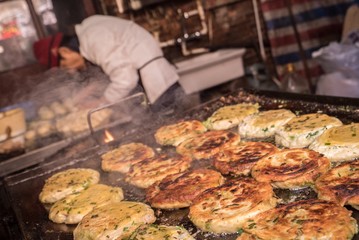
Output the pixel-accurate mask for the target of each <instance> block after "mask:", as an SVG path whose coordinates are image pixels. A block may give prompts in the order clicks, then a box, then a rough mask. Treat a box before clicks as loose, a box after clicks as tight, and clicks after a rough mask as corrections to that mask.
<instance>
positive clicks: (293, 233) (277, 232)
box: [237, 199, 358, 240]
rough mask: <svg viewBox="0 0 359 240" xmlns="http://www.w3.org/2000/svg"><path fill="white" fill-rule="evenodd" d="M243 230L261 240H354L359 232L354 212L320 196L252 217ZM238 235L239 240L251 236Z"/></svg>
mask: <svg viewBox="0 0 359 240" xmlns="http://www.w3.org/2000/svg"><path fill="white" fill-rule="evenodd" d="M243 230H244V231H245V232H247V233H250V234H252V235H254V236H255V237H256V238H253V239H262V240H272V239H278V240H288V239H351V238H352V237H353V236H354V234H355V233H357V232H358V226H357V223H356V220H355V219H354V218H352V217H351V212H350V211H348V210H347V209H346V208H344V207H341V206H339V205H337V204H335V203H334V202H327V201H323V200H318V199H311V200H304V201H298V202H293V203H290V204H288V205H284V206H281V207H278V208H275V209H272V210H269V211H266V212H264V213H261V214H258V215H257V216H255V217H254V218H253V220H249V221H248V222H247V224H246V226H245V227H244V228H243ZM244 237H245V238H241V236H240V237H239V238H237V240H242V239H251V238H248V236H244Z"/></svg>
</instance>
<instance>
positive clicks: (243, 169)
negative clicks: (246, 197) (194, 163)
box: [213, 142, 277, 176]
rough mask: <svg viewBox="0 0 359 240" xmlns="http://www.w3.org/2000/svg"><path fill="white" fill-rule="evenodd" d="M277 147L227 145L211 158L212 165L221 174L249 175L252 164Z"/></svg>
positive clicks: (246, 143)
mask: <svg viewBox="0 0 359 240" xmlns="http://www.w3.org/2000/svg"><path fill="white" fill-rule="evenodd" d="M275 150H277V147H276V146H274V145H273V144H271V143H267V142H239V143H233V144H227V145H226V146H224V147H223V148H222V149H221V151H220V152H219V153H217V154H216V155H214V156H213V159H214V161H213V164H214V166H215V167H216V169H218V171H220V172H221V173H222V174H233V175H244V176H247V175H249V174H250V171H251V169H252V167H253V166H254V164H255V163H256V162H257V161H258V160H259V159H261V158H262V157H264V156H266V155H267V154H269V153H271V152H273V151H275Z"/></svg>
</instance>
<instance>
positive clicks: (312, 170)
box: [251, 148, 330, 189]
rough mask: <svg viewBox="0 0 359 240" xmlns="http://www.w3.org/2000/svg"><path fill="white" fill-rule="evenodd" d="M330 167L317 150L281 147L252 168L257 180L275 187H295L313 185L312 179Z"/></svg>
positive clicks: (327, 160)
mask: <svg viewBox="0 0 359 240" xmlns="http://www.w3.org/2000/svg"><path fill="white" fill-rule="evenodd" d="M329 168H330V162H329V159H327V158H326V157H323V155H321V154H320V153H318V152H315V151H312V150H309V149H301V148H293V149H282V150H278V151H276V152H273V153H271V154H269V155H267V156H265V157H264V158H261V159H260V160H259V161H258V162H257V163H256V164H255V165H254V166H253V168H252V172H251V174H252V176H253V177H254V178H255V179H256V180H257V181H259V182H269V183H271V184H272V186H273V187H275V188H290V189H297V188H303V187H308V186H313V185H314V181H315V180H316V179H317V178H318V177H319V176H320V175H322V174H323V173H325V172H327V171H328V169H329Z"/></svg>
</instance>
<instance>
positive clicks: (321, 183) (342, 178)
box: [315, 160, 359, 207]
mask: <svg viewBox="0 0 359 240" xmlns="http://www.w3.org/2000/svg"><path fill="white" fill-rule="evenodd" d="M315 189H316V190H317V192H318V198H320V199H323V200H328V201H333V202H336V203H338V204H340V205H342V206H343V205H353V206H354V207H357V206H358V205H359V160H356V161H353V162H348V163H343V164H341V165H339V166H337V167H335V168H332V169H330V170H329V171H328V172H327V173H325V174H324V175H322V176H320V177H319V178H318V179H317V181H316V182H315Z"/></svg>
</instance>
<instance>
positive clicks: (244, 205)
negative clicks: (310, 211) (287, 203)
mask: <svg viewBox="0 0 359 240" xmlns="http://www.w3.org/2000/svg"><path fill="white" fill-rule="evenodd" d="M276 202H277V200H276V198H275V197H274V192H273V189H272V187H271V185H270V184H269V183H259V182H257V181H256V180H254V179H253V178H238V179H234V180H231V181H229V182H227V183H225V184H223V185H221V186H219V187H216V188H211V189H209V190H207V191H205V192H204V193H202V194H201V195H199V196H198V197H197V198H196V199H195V201H194V203H193V204H192V206H191V207H190V212H189V218H190V219H191V221H192V222H193V223H194V224H195V225H196V226H197V227H199V228H200V229H202V230H203V231H209V232H214V233H234V232H237V230H238V229H240V228H242V227H243V224H244V223H245V222H246V221H247V220H248V219H249V218H252V217H254V216H255V215H257V214H259V213H261V212H264V211H267V210H269V209H272V208H274V207H275V205H276Z"/></svg>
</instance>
